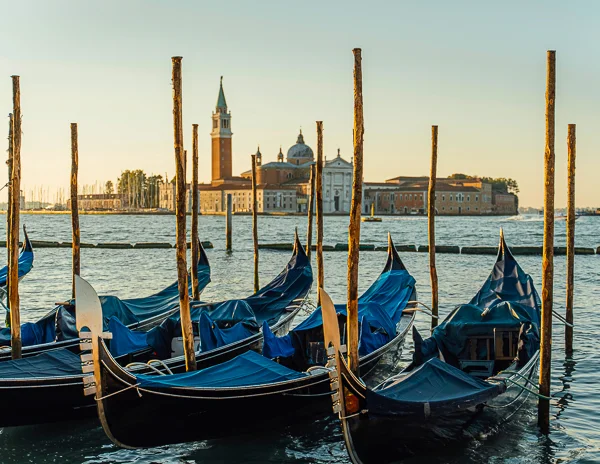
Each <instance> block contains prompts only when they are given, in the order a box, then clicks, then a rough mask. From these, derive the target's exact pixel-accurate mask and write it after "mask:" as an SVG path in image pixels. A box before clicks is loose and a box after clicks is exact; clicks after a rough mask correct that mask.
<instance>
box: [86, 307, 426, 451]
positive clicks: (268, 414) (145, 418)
mask: <svg viewBox="0 0 600 464" xmlns="http://www.w3.org/2000/svg"><path fill="white" fill-rule="evenodd" d="M413 321H414V313H412V314H410V315H406V316H404V317H403V318H402V320H401V322H400V324H399V332H398V334H397V336H396V337H395V338H394V339H393V340H392V341H391V342H390V343H388V344H387V345H385V346H384V347H382V348H380V349H379V350H377V351H376V352H374V353H371V355H369V356H366V357H364V358H363V359H362V360H361V373H363V375H365V376H368V375H373V374H375V373H376V372H377V369H376V366H377V365H378V364H380V363H381V365H387V364H388V363H390V362H394V360H397V359H398V358H399V356H400V353H401V350H402V345H403V343H404V339H405V337H406V334H407V333H408V331H409V329H410V328H411V327H412V324H413ZM100 366H101V378H102V385H101V392H99V394H98V396H102V397H103V398H104V399H102V400H99V401H98V414H99V416H100V420H101V422H102V425H103V427H104V430H105V431H106V433H107V435H108V436H109V437H110V438H111V440H112V441H113V442H114V443H115V444H117V445H118V446H121V447H125V448H139V447H154V446H159V445H166V444H172V443H181V442H189V441H197V440H203V439H210V438H217V437H222V436H224V435H227V436H229V435H235V434H244V433H248V432H253V431H256V429H257V427H260V428H261V429H262V430H265V429H268V428H274V427H276V426H282V425H286V424H290V423H297V422H298V421H302V420H314V419H315V417H319V416H325V415H327V414H328V413H330V412H331V391H330V388H329V374H328V372H327V371H325V370H321V371H319V372H318V373H315V374H313V375H310V376H308V377H306V378H302V379H299V380H294V381H287V382H281V383H278V384H267V385H262V386H256V387H244V388H217V389H198V388H171V389H169V390H168V391H167V390H158V389H140V390H138V389H137V388H129V389H127V387H128V386H130V385H135V377H134V376H132V375H131V374H130V373H128V372H127V371H125V370H123V369H122V368H121V367H120V366H119V365H118V364H117V363H116V362H115V361H114V360H113V358H112V357H111V356H110V353H108V351H107V350H106V347H105V345H104V344H103V343H101V344H100ZM124 389H126V390H124ZM117 392H120V393H117ZM111 394H112V396H109V395H111ZM140 395H141V396H140Z"/></svg>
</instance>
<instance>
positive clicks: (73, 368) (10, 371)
mask: <svg viewBox="0 0 600 464" xmlns="http://www.w3.org/2000/svg"><path fill="white" fill-rule="evenodd" d="M67 375H81V359H80V357H79V355H77V354H75V353H72V352H71V351H69V350H67V349H65V348H61V349H58V350H51V351H46V352H44V353H41V354H38V355H35V356H27V357H25V358H21V359H15V360H11V361H4V362H1V363H0V377H1V378H2V379H34V378H43V377H60V376H67ZM82 388H83V386H82Z"/></svg>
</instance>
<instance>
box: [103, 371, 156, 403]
mask: <svg viewBox="0 0 600 464" xmlns="http://www.w3.org/2000/svg"><path fill="white" fill-rule="evenodd" d="M140 364H142V363H140ZM163 375H164V374H163ZM139 386H140V384H139V383H136V384H134V385H129V386H128V387H125V388H123V389H121V390H118V391H116V392H112V393H109V394H108V395H104V396H101V397H100V398H98V397H97V396H94V399H95V400H96V401H102V400H105V399H106V398H110V397H111V396H114V395H117V394H119V393H123V392H124V391H126V390H130V389H131V388H135V389H137V394H138V395H139V397H140V398H141V397H142V394H141V393H140V389H139V388H137V387H139Z"/></svg>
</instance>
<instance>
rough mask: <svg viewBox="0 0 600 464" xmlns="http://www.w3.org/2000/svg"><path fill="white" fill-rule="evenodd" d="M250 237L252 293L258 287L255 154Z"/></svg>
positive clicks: (253, 156) (256, 290)
mask: <svg viewBox="0 0 600 464" xmlns="http://www.w3.org/2000/svg"><path fill="white" fill-rule="evenodd" d="M252 238H253V240H254V293H256V292H258V289H259V288H260V286H259V283H258V212H257V202H256V155H252Z"/></svg>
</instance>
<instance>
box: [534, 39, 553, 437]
mask: <svg viewBox="0 0 600 464" xmlns="http://www.w3.org/2000/svg"><path fill="white" fill-rule="evenodd" d="M555 100H556V52H555V51H553V50H550V51H548V54H547V69H546V148H545V153H544V245H543V247H544V251H543V253H544V254H543V257H542V324H541V343H540V380H539V384H540V394H541V395H544V396H550V381H551V377H550V375H551V363H552V293H553V289H554V288H553V287H554V166H555V155H554V135H555V104H556V101H555ZM538 424H539V426H540V429H541V431H542V433H546V434H547V433H549V431H550V402H549V401H548V400H545V399H542V398H540V400H539V403H538Z"/></svg>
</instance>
